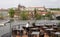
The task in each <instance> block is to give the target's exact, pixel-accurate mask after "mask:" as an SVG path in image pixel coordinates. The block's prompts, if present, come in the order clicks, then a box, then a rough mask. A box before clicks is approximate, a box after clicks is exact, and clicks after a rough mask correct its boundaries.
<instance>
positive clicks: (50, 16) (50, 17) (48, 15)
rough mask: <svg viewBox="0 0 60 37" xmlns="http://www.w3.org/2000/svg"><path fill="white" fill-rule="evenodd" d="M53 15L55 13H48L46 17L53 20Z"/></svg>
mask: <svg viewBox="0 0 60 37" xmlns="http://www.w3.org/2000/svg"><path fill="white" fill-rule="evenodd" d="M52 15H53V13H51V12H48V13H47V14H46V15H45V16H46V17H48V19H50V20H52V19H53V18H52Z"/></svg>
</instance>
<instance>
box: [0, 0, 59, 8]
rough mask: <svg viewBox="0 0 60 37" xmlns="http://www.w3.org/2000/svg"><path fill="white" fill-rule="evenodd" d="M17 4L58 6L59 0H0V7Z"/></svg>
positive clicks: (9, 6) (15, 5)
mask: <svg viewBox="0 0 60 37" xmlns="http://www.w3.org/2000/svg"><path fill="white" fill-rule="evenodd" d="M18 4H20V5H23V6H26V7H32V6H33V7H34V6H36V7H43V6H45V7H47V8H60V0H0V8H11V7H17V5H18Z"/></svg>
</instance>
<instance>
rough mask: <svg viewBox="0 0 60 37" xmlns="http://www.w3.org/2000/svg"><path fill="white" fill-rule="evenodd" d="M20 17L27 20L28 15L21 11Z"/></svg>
mask: <svg viewBox="0 0 60 37" xmlns="http://www.w3.org/2000/svg"><path fill="white" fill-rule="evenodd" d="M20 16H21V18H22V20H28V13H27V12H26V11H22V12H21V14H20Z"/></svg>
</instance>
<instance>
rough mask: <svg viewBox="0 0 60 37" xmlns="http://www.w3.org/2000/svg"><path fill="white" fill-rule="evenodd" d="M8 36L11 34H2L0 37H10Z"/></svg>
mask: <svg viewBox="0 0 60 37" xmlns="http://www.w3.org/2000/svg"><path fill="white" fill-rule="evenodd" d="M10 34H11V33H7V34H4V35H2V36H1V37H11V35H10Z"/></svg>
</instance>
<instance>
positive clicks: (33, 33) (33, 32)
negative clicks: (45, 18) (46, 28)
mask: <svg viewBox="0 0 60 37" xmlns="http://www.w3.org/2000/svg"><path fill="white" fill-rule="evenodd" d="M32 34H36V35H38V34H40V32H32Z"/></svg>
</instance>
